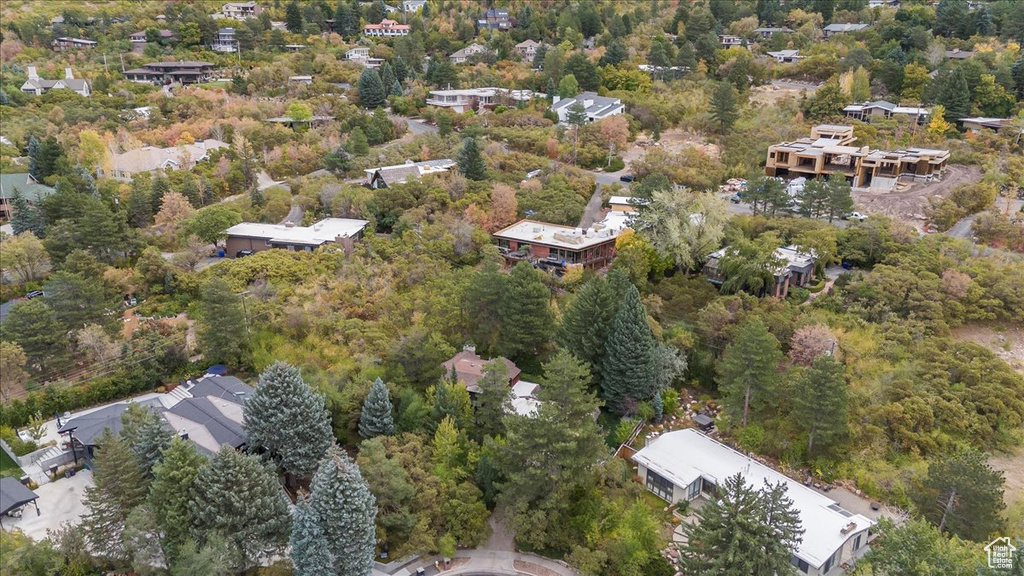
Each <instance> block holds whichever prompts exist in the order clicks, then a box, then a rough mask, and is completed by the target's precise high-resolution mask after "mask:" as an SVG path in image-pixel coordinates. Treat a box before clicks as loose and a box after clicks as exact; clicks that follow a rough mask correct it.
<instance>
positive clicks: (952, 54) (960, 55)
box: [946, 48, 974, 60]
mask: <svg viewBox="0 0 1024 576" xmlns="http://www.w3.org/2000/svg"><path fill="white" fill-rule="evenodd" d="M973 56H974V50H961V49H959V48H954V49H953V50H946V58H949V59H950V60H970V59H971V57H973Z"/></svg>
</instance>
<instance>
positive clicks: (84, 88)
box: [21, 66, 92, 98]
mask: <svg viewBox="0 0 1024 576" xmlns="http://www.w3.org/2000/svg"><path fill="white" fill-rule="evenodd" d="M50 90H72V91H74V92H76V93H78V94H79V95H81V96H85V97H86V98H88V97H89V96H90V95H91V94H92V88H91V87H90V86H89V81H88V80H84V79H81V78H75V75H74V74H72V72H71V68H65V69H64V77H63V78H61V79H60V80H44V79H42V78H40V77H39V73H38V72H36V67H35V66H29V67H28V80H25V83H24V84H22V85H21V91H22V92H24V93H26V94H35V95H36V96H41V95H43V94H45V93H47V92H49V91H50Z"/></svg>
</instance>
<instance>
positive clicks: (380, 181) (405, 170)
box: [363, 158, 458, 188]
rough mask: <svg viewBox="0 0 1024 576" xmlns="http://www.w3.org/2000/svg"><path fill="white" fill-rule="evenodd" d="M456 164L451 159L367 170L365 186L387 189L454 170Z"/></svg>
mask: <svg viewBox="0 0 1024 576" xmlns="http://www.w3.org/2000/svg"><path fill="white" fill-rule="evenodd" d="M457 164H458V163H457V162H456V161H454V160H452V159H451V158H442V159H440V160H426V161H423V162H413V161H412V160H408V161H406V163H405V164H396V165H394V166H381V167H379V168H367V169H365V170H363V172H365V173H366V185H367V186H369V187H370V188H387V187H389V186H393V185H395V184H403V183H405V182H408V181H409V180H410V179H413V180H415V179H419V178H420V177H422V176H426V175H428V174H440V173H442V172H447V171H449V170H451V169H452V168H454V167H455V166H456V165H457Z"/></svg>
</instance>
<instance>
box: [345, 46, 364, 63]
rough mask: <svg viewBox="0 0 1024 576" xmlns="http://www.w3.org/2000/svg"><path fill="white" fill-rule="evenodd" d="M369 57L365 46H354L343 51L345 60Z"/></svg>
mask: <svg viewBox="0 0 1024 576" xmlns="http://www.w3.org/2000/svg"><path fill="white" fill-rule="evenodd" d="M369 57H370V49H369V48H367V47H366V46H356V47H355V48H350V49H349V50H348V51H346V52H345V60H366V59H367V58H369Z"/></svg>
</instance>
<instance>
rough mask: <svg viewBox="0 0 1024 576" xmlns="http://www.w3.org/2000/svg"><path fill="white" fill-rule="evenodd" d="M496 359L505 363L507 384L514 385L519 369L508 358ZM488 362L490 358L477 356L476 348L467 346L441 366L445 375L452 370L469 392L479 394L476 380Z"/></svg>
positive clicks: (517, 378)
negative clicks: (485, 358)
mask: <svg viewBox="0 0 1024 576" xmlns="http://www.w3.org/2000/svg"><path fill="white" fill-rule="evenodd" d="M497 360H498V361H500V362H501V363H502V364H504V365H505V373H506V374H507V375H508V385H509V386H515V385H516V384H517V383H518V382H519V374H520V373H521V370H519V368H518V367H517V366H516V365H515V364H514V363H513V362H512V361H511V360H509V359H508V358H505V357H498V358H497ZM488 362H490V360H484V359H483V358H481V357H480V356H477V353H476V350H475V349H474V348H472V347H470V346H467V347H466V348H465V349H464V350H463V351H462V352H459V353H458V354H456V355H455V356H452V357H451V359H449V360H447V361H446V362H443V363H441V366H442V367H443V368H444V372H445V375H448V374H451V373H452V372H453V371H454V372H455V376H456V377H457V378H458V379H459V382H462V383H464V384H465V385H466V390H469V393H470V394H479V393H480V386H479V385H478V382H479V381H480V378H482V377H483V375H484V365H486V364H487V363H488Z"/></svg>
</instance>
